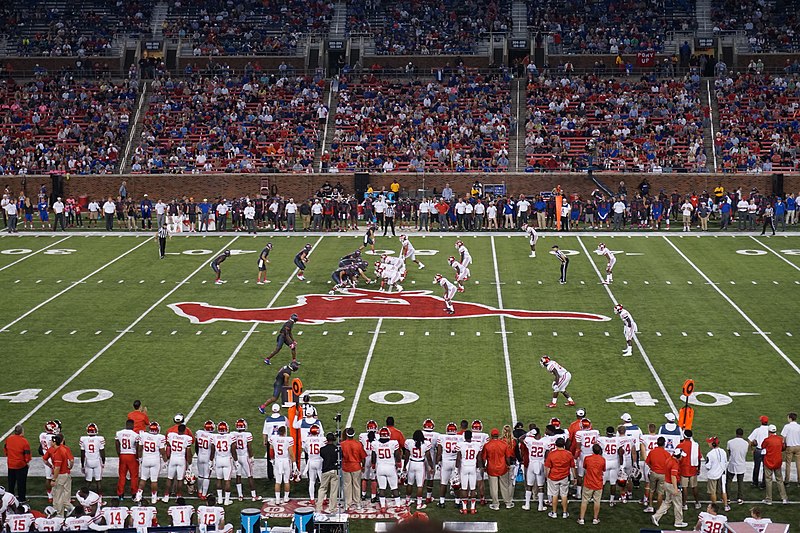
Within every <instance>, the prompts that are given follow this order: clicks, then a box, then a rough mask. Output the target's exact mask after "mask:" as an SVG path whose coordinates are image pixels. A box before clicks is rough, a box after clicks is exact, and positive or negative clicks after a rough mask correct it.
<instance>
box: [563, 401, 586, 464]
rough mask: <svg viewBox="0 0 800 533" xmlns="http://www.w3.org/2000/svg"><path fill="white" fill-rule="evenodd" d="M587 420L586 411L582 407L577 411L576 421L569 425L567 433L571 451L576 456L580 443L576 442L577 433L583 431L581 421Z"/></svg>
mask: <svg viewBox="0 0 800 533" xmlns="http://www.w3.org/2000/svg"><path fill="white" fill-rule="evenodd" d="M584 418H586V409H584V408H583V407H581V408H580V409H578V410H577V411H575V420H573V421H572V423H571V424H570V425H569V428H567V431H568V432H569V451H571V452H572V454H573V455H575V452H576V451H577V450H578V443H576V442H575V433H577V432H578V431H580V429H581V420H583V419H584Z"/></svg>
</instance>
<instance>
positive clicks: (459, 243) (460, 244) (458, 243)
mask: <svg viewBox="0 0 800 533" xmlns="http://www.w3.org/2000/svg"><path fill="white" fill-rule="evenodd" d="M463 245H464V243H463V242H462V241H461V240H460V239H459V240H457V241H456V248H459V247H461V246H463Z"/></svg>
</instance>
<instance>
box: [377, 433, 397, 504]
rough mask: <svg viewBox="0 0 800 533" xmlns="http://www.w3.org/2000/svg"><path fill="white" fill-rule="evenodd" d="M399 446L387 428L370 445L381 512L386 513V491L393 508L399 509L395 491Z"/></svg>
mask: <svg viewBox="0 0 800 533" xmlns="http://www.w3.org/2000/svg"><path fill="white" fill-rule="evenodd" d="M400 459H401V456H400V444H398V442H397V441H396V440H394V439H392V438H391V432H390V431H389V428H387V427H382V428H381V429H380V430H378V440H377V442H373V443H372V464H373V467H374V468H375V476H376V477H377V478H378V490H379V492H380V497H379V501H380V505H381V511H382V512H386V489H387V488H388V489H389V490H391V493H392V496H393V497H394V505H395V507H400V493H399V492H398V490H397V477H398V476H397V467H396V465H397V464H398V463H399V462H400Z"/></svg>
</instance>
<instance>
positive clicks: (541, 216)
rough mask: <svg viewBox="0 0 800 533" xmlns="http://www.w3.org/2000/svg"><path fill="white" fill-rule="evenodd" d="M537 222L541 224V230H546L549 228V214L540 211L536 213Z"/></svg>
mask: <svg viewBox="0 0 800 533" xmlns="http://www.w3.org/2000/svg"><path fill="white" fill-rule="evenodd" d="M536 221H537V222H538V223H539V224H538V225H539V228H541V229H544V228H546V227H547V213H545V212H544V211H539V212H537V213H536Z"/></svg>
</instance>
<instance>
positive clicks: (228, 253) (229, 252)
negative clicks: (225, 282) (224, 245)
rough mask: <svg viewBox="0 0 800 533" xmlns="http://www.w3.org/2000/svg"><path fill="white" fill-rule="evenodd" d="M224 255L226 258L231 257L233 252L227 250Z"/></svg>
mask: <svg viewBox="0 0 800 533" xmlns="http://www.w3.org/2000/svg"><path fill="white" fill-rule="evenodd" d="M222 253H223V254H225V257H229V256H230V255H231V251H230V250H225V251H224V252H222Z"/></svg>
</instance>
